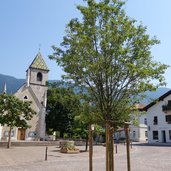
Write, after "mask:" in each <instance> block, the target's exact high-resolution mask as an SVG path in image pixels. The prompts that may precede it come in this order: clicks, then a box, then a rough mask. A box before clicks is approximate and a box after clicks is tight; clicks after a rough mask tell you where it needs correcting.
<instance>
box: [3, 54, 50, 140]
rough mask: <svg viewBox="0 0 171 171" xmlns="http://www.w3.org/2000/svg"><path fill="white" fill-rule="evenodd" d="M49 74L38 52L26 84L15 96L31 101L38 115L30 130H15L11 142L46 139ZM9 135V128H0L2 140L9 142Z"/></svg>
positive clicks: (33, 120) (34, 118)
mask: <svg viewBox="0 0 171 171" xmlns="http://www.w3.org/2000/svg"><path fill="white" fill-rule="evenodd" d="M48 72H49V69H48V66H47V65H46V63H45V61H44V59H43V57H42V55H41V53H40V52H38V54H37V55H36V57H35V58H34V60H33V62H32V63H31V65H30V66H29V67H28V69H27V70H26V82H25V83H24V84H23V85H22V86H21V87H20V88H19V89H18V91H17V92H16V93H15V94H14V95H15V96H16V97H17V98H19V99H20V100H24V101H31V102H32V104H31V107H32V108H33V109H34V110H35V111H36V113H37V114H36V115H35V116H34V117H33V118H32V120H30V121H29V125H30V126H31V127H30V128H28V129H24V128H14V129H13V130H12V133H11V140H16V141H17V140H26V141H34V140H44V139H45V132H46V130H45V129H46V124H45V116H46V103H47V89H48V87H47V81H48ZM8 133H9V128H8V127H5V126H3V127H1V126H0V139H1V140H7V139H8Z"/></svg>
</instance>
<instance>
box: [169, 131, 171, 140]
mask: <svg viewBox="0 0 171 171" xmlns="http://www.w3.org/2000/svg"><path fill="white" fill-rule="evenodd" d="M169 139H170V140H171V130H169Z"/></svg>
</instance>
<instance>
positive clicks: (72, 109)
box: [46, 86, 80, 137]
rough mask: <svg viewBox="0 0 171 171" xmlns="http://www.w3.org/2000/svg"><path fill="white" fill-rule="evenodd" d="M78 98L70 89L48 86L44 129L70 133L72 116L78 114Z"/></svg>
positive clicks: (61, 133)
mask: <svg viewBox="0 0 171 171" xmlns="http://www.w3.org/2000/svg"><path fill="white" fill-rule="evenodd" d="M79 104H80V102H79V98H78V96H77V95H76V94H75V93H74V92H73V91H72V90H71V89H70V88H57V87H54V86H50V87H49V90H48V100H47V111H48V115H47V116H46V128H47V130H51V131H52V132H54V131H59V132H60V137H63V135H64V133H70V134H71V133H72V127H73V122H74V116H75V115H76V113H77V112H79Z"/></svg>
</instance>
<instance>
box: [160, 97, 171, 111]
mask: <svg viewBox="0 0 171 171" xmlns="http://www.w3.org/2000/svg"><path fill="white" fill-rule="evenodd" d="M162 110H163V112H168V111H171V100H168V104H167V105H163V106H162Z"/></svg>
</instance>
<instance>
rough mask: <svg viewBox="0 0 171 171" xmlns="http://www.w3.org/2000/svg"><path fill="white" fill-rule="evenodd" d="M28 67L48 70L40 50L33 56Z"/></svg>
mask: <svg viewBox="0 0 171 171" xmlns="http://www.w3.org/2000/svg"><path fill="white" fill-rule="evenodd" d="M29 68H35V69H42V70H46V71H49V68H48V66H47V65H46V63H45V61H44V59H43V57H42V55H41V53H40V52H38V54H37V55H36V57H35V58H34V60H33V62H32V63H31V65H30V67H29Z"/></svg>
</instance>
